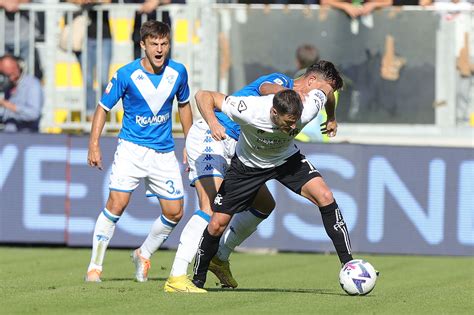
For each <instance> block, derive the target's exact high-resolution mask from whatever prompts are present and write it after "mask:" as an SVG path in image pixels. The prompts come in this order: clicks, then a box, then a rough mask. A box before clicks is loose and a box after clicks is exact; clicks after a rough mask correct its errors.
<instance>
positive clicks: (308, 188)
mask: <svg viewBox="0 0 474 315" xmlns="http://www.w3.org/2000/svg"><path fill="white" fill-rule="evenodd" d="M301 195H302V196H303V197H305V198H306V199H308V200H309V201H311V202H312V203H314V204H315V205H317V206H319V207H323V206H327V205H329V204H331V203H332V202H333V201H334V197H333V194H332V192H331V189H330V188H329V186H328V185H327V184H326V182H325V181H324V179H323V178H322V177H315V178H312V179H311V180H309V181H308V182H307V183H306V184H304V185H303V187H302V188H301Z"/></svg>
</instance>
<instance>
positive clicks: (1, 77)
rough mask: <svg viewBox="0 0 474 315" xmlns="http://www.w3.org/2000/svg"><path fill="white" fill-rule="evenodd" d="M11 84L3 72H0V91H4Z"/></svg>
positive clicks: (9, 87)
mask: <svg viewBox="0 0 474 315" xmlns="http://www.w3.org/2000/svg"><path fill="white" fill-rule="evenodd" d="M12 86H13V83H12V81H10V79H9V78H8V76H6V75H5V74H3V73H1V72H0V93H6V92H8V90H10V89H11V88H12Z"/></svg>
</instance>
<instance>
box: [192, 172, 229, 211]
mask: <svg viewBox="0 0 474 315" xmlns="http://www.w3.org/2000/svg"><path fill="white" fill-rule="evenodd" d="M222 181H223V178H221V177H216V176H211V177H203V178H201V179H199V180H197V181H195V182H194V186H195V188H196V192H197V195H198V199H199V209H200V210H201V211H204V212H205V213H207V214H209V215H212V207H211V203H212V202H214V198H215V197H216V194H217V191H218V190H219V187H220V185H221V183H222Z"/></svg>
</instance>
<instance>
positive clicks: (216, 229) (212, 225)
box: [207, 220, 226, 236]
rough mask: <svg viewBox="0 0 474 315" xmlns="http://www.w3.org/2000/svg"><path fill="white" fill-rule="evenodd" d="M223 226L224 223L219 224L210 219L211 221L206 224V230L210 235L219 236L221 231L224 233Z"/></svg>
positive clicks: (224, 226)
mask: <svg viewBox="0 0 474 315" xmlns="http://www.w3.org/2000/svg"><path fill="white" fill-rule="evenodd" d="M225 228H226V225H221V224H220V223H219V222H218V221H216V220H211V222H209V225H208V226H207V231H208V232H209V234H211V235H212V236H220V235H222V233H224V230H225Z"/></svg>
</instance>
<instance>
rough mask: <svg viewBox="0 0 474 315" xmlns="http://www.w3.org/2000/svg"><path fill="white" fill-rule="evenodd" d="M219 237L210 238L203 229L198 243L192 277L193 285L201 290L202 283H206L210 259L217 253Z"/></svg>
mask: <svg viewBox="0 0 474 315" xmlns="http://www.w3.org/2000/svg"><path fill="white" fill-rule="evenodd" d="M220 238H221V237H220V236H212V235H211V234H209V232H208V231H207V228H205V229H204V232H203V233H202V237H201V239H200V241H199V248H198V250H197V253H196V258H195V260H194V277H193V283H194V284H195V285H196V286H197V287H200V288H202V287H203V286H204V283H206V275H207V270H208V269H209V263H210V262H211V259H212V257H214V255H215V254H216V253H217V249H218V248H219V239H220Z"/></svg>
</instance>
